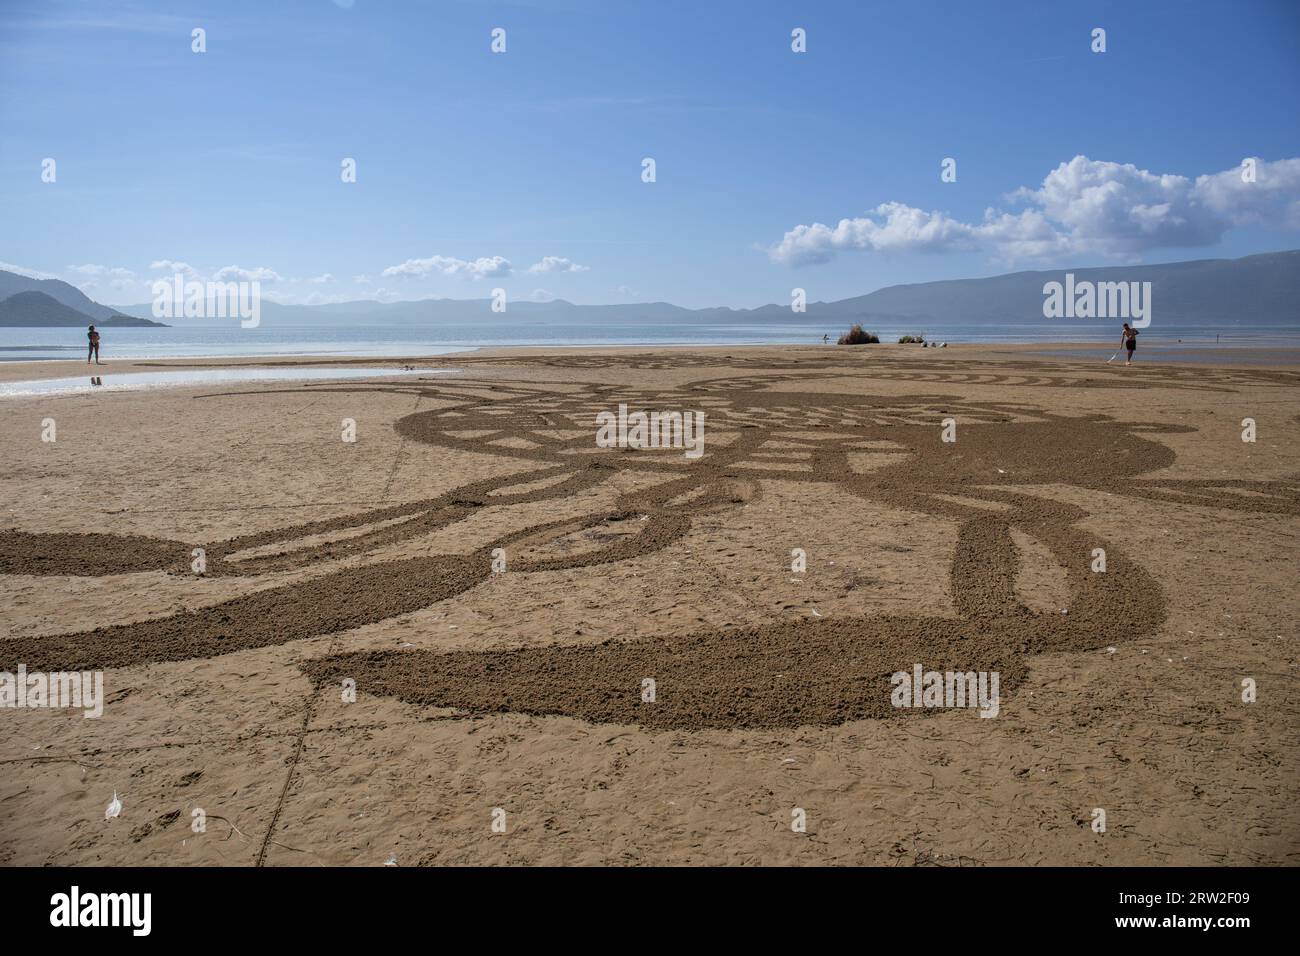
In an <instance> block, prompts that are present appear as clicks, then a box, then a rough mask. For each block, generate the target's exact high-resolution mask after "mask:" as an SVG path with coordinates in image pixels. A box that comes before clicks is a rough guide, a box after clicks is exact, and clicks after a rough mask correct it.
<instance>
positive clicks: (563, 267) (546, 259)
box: [528, 256, 590, 274]
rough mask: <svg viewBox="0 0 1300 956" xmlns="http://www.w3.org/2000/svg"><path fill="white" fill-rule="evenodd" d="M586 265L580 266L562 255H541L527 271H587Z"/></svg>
mask: <svg viewBox="0 0 1300 956" xmlns="http://www.w3.org/2000/svg"><path fill="white" fill-rule="evenodd" d="M589 268H590V267H588V266H580V265H578V264H577V263H576V262H574V261H573V260H572V259H566V258H565V257H564V256H542V259H541V261H540V262H534V263H533V264H532V265H531V266H529V267H528V271H529V272H532V273H534V274H536V273H543V272H587V271H589Z"/></svg>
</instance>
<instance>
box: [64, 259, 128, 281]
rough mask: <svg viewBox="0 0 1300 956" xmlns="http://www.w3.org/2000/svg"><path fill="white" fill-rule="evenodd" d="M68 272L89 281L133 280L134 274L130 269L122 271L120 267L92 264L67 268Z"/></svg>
mask: <svg viewBox="0 0 1300 956" xmlns="http://www.w3.org/2000/svg"><path fill="white" fill-rule="evenodd" d="M68 271H69V272H75V273H76V274H77V275H81V276H86V277H88V278H91V279H119V280H120V279H134V278H135V273H134V272H132V271H131V270H130V269H123V268H121V267H120V266H101V265H97V264H95V263H93V262H88V263H86V264H85V265H79V266H68Z"/></svg>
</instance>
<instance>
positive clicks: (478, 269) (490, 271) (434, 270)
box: [382, 256, 514, 279]
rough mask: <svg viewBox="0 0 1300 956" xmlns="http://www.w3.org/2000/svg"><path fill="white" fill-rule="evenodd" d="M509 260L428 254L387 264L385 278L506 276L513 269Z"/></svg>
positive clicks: (496, 257)
mask: <svg viewBox="0 0 1300 956" xmlns="http://www.w3.org/2000/svg"><path fill="white" fill-rule="evenodd" d="M513 269H514V267H513V266H511V264H510V260H509V259H506V258H505V257H503V256H483V257H481V258H479V259H454V258H452V257H450V256H430V257H429V258H427V259H407V260H406V261H405V262H403V263H402V264H401V265H396V266H389V267H388V268H387V269H385V270H384V271H383V273H382V275H383V276H384V277H385V278H394V277H400V278H419V277H422V276H428V275H444V276H455V277H461V278H469V279H484V278H497V277H503V276H508V275H510V274H511V272H512V271H513Z"/></svg>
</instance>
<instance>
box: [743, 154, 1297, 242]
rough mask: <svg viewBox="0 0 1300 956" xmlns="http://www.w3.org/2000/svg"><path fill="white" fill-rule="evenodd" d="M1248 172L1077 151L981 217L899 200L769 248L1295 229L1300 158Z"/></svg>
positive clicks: (1159, 237)
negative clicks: (1118, 159)
mask: <svg viewBox="0 0 1300 956" xmlns="http://www.w3.org/2000/svg"><path fill="white" fill-rule="evenodd" d="M1254 162H1255V181H1254V182H1248V181H1246V180H1245V178H1243V169H1242V168H1241V167H1236V168H1233V169H1228V170H1224V171H1223V172H1220V173H1212V174H1208V175H1204V176H1198V177H1196V178H1195V179H1189V178H1187V177H1185V176H1174V175H1168V174H1164V175H1158V174H1155V173H1151V172H1148V171H1147V170H1145V169H1139V168H1138V167H1136V166H1134V165H1133V164H1131V163H1123V164H1121V163H1109V162H1102V161H1099V160H1092V159H1088V158H1087V157H1086V156H1076V157H1074V159H1072V160H1070V161H1069V162H1066V163H1061V165H1059V166H1057V167H1056V168H1055V169H1054V170H1052V171H1051V172H1050V173H1048V174H1047V176H1046V177H1045V178H1044V179H1043V182H1042V184H1041V185H1040V186H1038V187H1037V188H1028V187H1025V188H1021V189H1018V190H1016V191H1015V192H1014V193H1012V194H1011V195H1010V196H1009V197H1007V198H1008V199H1009V200H1011V201H1012V202H1013V203H1019V204H1023V206H1024V207H1025V208H1022V209H1020V210H1019V211H1017V212H1005V211H1001V210H998V209H993V208H990V209H987V210H985V212H984V217H983V219H982V220H981V221H979V222H973V223H972V222H963V221H961V220H958V219H954V218H952V217H950V216H948V215H947V214H946V213H943V212H939V211H929V212H927V211H926V210H923V209H917V208H916V207H914V206H908V205H905V204H904V203H900V202H887V203H881V204H880V205H879V206H877V207H876V208H875V209H873V210H871V211H870V212H869V213H868V214H867V215H865V216H860V217H857V218H853V219H841V220H840V221H839V222H838V223H837V224H835V225H834V226H828V225H825V224H823V223H820V222H814V223H812V224H811V225H798V226H795V227H794V228H793V229H791V230H789V231H788V232H787V233H786V234H785V236H784V237H782V239H781V241H780V242H778V243H776V244H775V245H773V246H771V247H769V248H768V249H767V254H768V256H769V257H770V258H771V260H772V261H773V262H777V263H781V264H783V265H792V266H801V265H808V264H812V263H820V262H827V261H829V260H830V259H831V258H833V257H834V256H835V255H836V253H838V252H841V251H844V250H850V249H860V250H865V251H868V252H948V251H983V252H988V253H990V254H992V255H993V256H994V257H996V258H998V259H1001V260H1004V261H1014V260H1017V259H1041V258H1051V257H1055V256H1062V255H1079V254H1093V255H1103V256H1120V257H1124V256H1129V257H1131V256H1135V255H1137V254H1140V253H1142V252H1144V251H1146V250H1148V249H1157V248H1190V247H1196V246H1207V245H1213V244H1214V243H1216V242H1218V241H1219V240H1220V239H1222V237H1223V235H1224V234H1225V233H1226V232H1227V231H1228V230H1230V229H1232V228H1234V227H1237V226H1243V225H1261V226H1270V227H1277V228H1285V229H1300V159H1284V160H1278V161H1276V162H1266V161H1264V160H1259V159H1256V160H1255V161H1254Z"/></svg>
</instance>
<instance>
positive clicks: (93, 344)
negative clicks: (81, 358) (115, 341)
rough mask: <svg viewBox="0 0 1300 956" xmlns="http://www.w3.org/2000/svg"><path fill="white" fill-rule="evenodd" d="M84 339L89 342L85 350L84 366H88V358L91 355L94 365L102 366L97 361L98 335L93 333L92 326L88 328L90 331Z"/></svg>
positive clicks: (93, 328) (101, 363)
mask: <svg viewBox="0 0 1300 956" xmlns="http://www.w3.org/2000/svg"><path fill="white" fill-rule="evenodd" d="M86 338H87V339H88V340H89V343H88V344H89V347H88V348H87V349H86V364H87V365H89V364H90V357H91V356H92V355H93V356H94V357H95V364H96V365H103V364H104V363H103V362H101V361H100V360H99V333H98V332H96V331H95V327H94V326H93V325H92V326H91V327H90V331H89V332H87V333H86Z"/></svg>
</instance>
